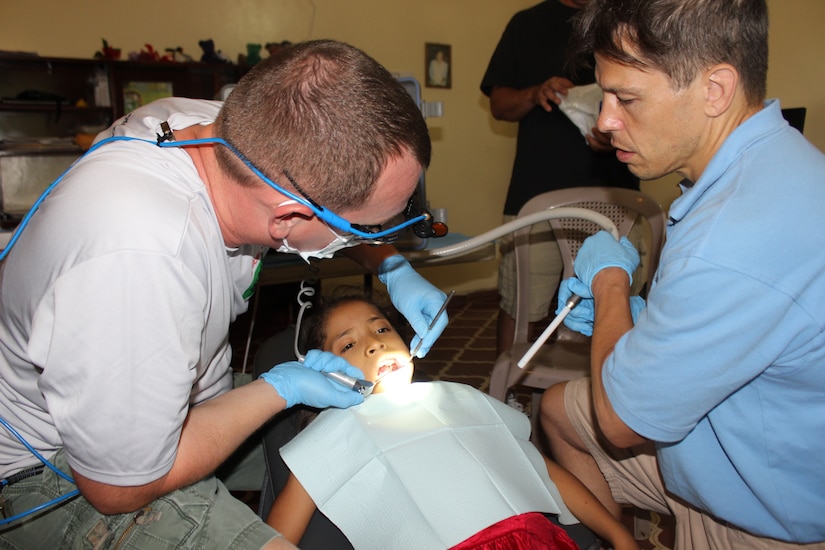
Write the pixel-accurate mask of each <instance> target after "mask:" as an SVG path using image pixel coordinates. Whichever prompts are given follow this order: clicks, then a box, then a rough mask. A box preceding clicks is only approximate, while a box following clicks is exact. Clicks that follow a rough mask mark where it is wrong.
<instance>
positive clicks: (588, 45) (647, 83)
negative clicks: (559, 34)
mask: <svg viewBox="0 0 825 550" xmlns="http://www.w3.org/2000/svg"><path fill="white" fill-rule="evenodd" d="M699 30H701V34H700V36H701V39H700V40H697V36H698V35H697V31H699ZM767 31H768V15H767V6H766V3H765V0H735V1H734V0H730V1H726V2H718V1H716V2H711V1H702V2H698V1H696V0H591V2H590V4H589V5H588V6H587V7H586V8H585V9H584V10H583V12H582V14H581V16H580V18H579V19H578V22H577V30H576V39H577V45H578V48H579V51H580V53H584V54H586V53H595V59H596V77H597V80H598V82H599V84H600V85H601V87H602V88H603V90H604V102H603V109H602V112H601V115H600V117H599V121H598V126H599V130H601V131H602V132H605V133H608V134H610V136H611V142H612V145H613V146H614V147H615V148H616V149H617V153H616V154H617V157H618V158H619V160H621V161H623V162H625V163H627V165H628V167H629V168H630V170H631V171H632V172H633V173H634V174H636V175H638V176H639V177H641V178H642V179H652V178H657V177H660V176H663V175H665V174H668V173H670V172H677V173H678V174H680V175H681V176H683V177H684V180H683V181H682V184H681V185H682V190H683V195H682V196H681V197H680V198H679V199H677V200H676V201H675V202H674V203H673V205H672V207H671V210H670V221H669V224H668V233H667V243H666V245H665V248H664V250H663V252H662V257H661V262H660V264H659V270H658V272H657V275H656V278H655V282H654V285H653V286H652V289H651V291H650V294H649V297H648V301H647V304H646V305H645V304H642V303H640V302H638V301H637V300H638V299H637V298H633V299H631V298H630V297H629V285H630V282H631V281H630V274H631V273H632V272H633V269H634V268H635V265H636V264H637V262H638V254H637V253H636V251H635V250H634V249H633V247H632V246H631V245H630V244H629V243H628V242H627V241H626V240H623V241H621V242H617V241H615V240H614V239H613V238H612V237H610V236H609V235H608V234H606V233H604V232H602V233H599V234H597V235H595V236H593V237H591V238H590V239H588V240H587V241H586V242H585V245H584V246H583V248H582V249H581V251H580V253H579V255H578V257H577V258H576V278H573V279H569V280H567V281H564V282H563V283H562V289H561V291H560V300H559V301H560V303H564V300H565V299H566V297H568V296H569V295H570V293H571V292H572V293H576V294H579V295H580V296H582V297H583V298H585V299H584V300H583V302H582V304H581V305H580V306H579V307H577V308H576V309H575V310H573V314H571V316H569V317H568V319H567V321H566V322H567V324H568V326H571V327H572V328H575V329H578V330H580V331H582V332H584V333H589V332H591V331H592V335H593V341H592V361H591V363H592V369H591V374H592V376H591V377H590V378H585V379H581V380H577V381H574V382H569V383H567V384H566V385H558V386H554V387H552V388H550V389H548V390H547V392H546V393H545V396H544V398H543V402H542V425H543V427H544V429H545V431H546V432H547V434H548V436H549V440H550V444H551V447H552V450H553V454H554V455H555V458H556V459H557V460H558V461H559V462H560V463H561V464H562V465H563V466H565V467H567V468H568V469H569V470H571V471H572V472H573V473H574V474H576V475H577V476H578V477H579V478H580V479H581V480H582V481H584V482H585V484H586V485H588V487H589V488H590V489H591V490H592V491H593V492H594V493H595V494H596V495H597V496H598V497H599V498H600V499H601V500H602V501H603V502H604V503H605V504H606V505H607V506H608V507H609V508H611V509H612V510H613V511H614V513H617V514H618V512H619V503H630V504H633V505H636V506H639V507H642V508H645V509H649V510H655V511H658V512H661V513H666V514H673V515H674V516H675V517H676V523H677V528H676V540H677V546H679V547H684V548H714V549H715V548H784V547H786V546H788V547H791V546H792V547H794V548H796V547H798V546H797V544H800V543H801V544H811V545H813V546H816V547H825V543H823V541H825V474H823V472H825V438H823V437H822V434H823V433H825V333H823V328H825V308H823V307H822V305H823V304H825V277H822V275H821V274H822V273H825V254H823V253H822V245H821V242H822V238H821V236H820V231H821V223H822V205H823V204H825V156H823V155H822V153H820V152H819V151H818V150H817V149H816V148H815V147H813V146H812V145H811V144H810V143H808V142H807V141H806V140H805V139H804V138H803V137H802V136H801V135H800V134H799V133H798V132H797V131H796V130H793V129H792V128H790V126H788V124H787V123H786V122H785V121H784V119H783V118H782V114H781V111H780V106H779V102H778V101H775V100H774V101H767V102H765V101H764V99H765V83H766V73H767V59H768V46H767V41H768V40H767V36H768V34H767Z"/></svg>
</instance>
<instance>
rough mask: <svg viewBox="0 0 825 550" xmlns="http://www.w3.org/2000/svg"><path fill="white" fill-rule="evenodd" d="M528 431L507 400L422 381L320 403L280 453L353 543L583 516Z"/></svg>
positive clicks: (400, 544) (417, 541)
mask: <svg viewBox="0 0 825 550" xmlns="http://www.w3.org/2000/svg"><path fill="white" fill-rule="evenodd" d="M529 437H530V422H529V421H528V419H527V417H526V416H525V415H524V414H522V413H520V412H518V411H516V410H514V409H512V408H510V407H508V406H507V405H505V404H504V403H501V402H500V401H498V400H496V399H493V398H491V397H490V396H488V395H486V394H484V393H482V392H480V391H478V390H476V389H474V388H472V387H470V386H466V385H464V384H455V383H450V382H424V383H417V384H412V385H410V386H409V387H408V388H403V389H399V390H397V391H396V390H394V391H392V392H389V393H384V394H378V395H373V396H370V397H369V398H367V399H366V401H365V402H364V403H363V404H361V405H359V406H357V407H352V408H350V409H328V410H326V411H324V412H322V413H321V414H320V415H319V416H318V418H317V419H316V420H315V421H314V422H313V423H312V424H310V425H309V426H308V427H307V428H306V429H305V430H304V431H303V432H301V433H300V434H299V435H298V436H297V437H295V439H293V440H292V441H291V442H290V443H289V444H287V445H286V446H284V447H283V448H282V449H281V455H282V456H283V458H284V461H285V462H286V464H287V466H289V468H290V470H291V471H292V473H293V474H294V475H295V476H296V477H297V478H298V480H299V481H300V482H301V484H302V485H303V486H304V488H305V489H306V490H307V492H308V493H309V494H310V496H311V497H312V499H313V500H314V501H315V503H316V505H317V506H318V509H319V510H321V512H323V513H324V515H326V516H327V517H328V518H329V519H330V520H331V521H332V522H333V523H335V524H336V525H337V526H338V527H339V528H340V529H341V531H343V532H344V534H345V535H346V536H347V538H348V539H349V540H350V542H351V543H352V544H353V546H354V547H355V548H358V549H359V550H361V549H369V548H375V549H381V550H386V549H387V548H389V547H392V548H397V549H409V550H421V549H427V548H441V549H443V548H449V547H451V546H453V545H455V544H458V543H459V542H461V541H463V540H465V539H467V538H469V537H470V536H472V535H474V534H475V533H477V532H479V531H481V530H482V529H484V528H486V527H488V526H490V525H492V524H494V523H496V522H498V521H501V520H503V519H506V518H509V517H511V516H514V515H517V514H522V513H526V512H536V511H537V512H549V513H554V514H559V516H560V520H561V521H562V522H563V523H576V522H577V520H576V519H575V518H574V517H573V516H572V514H570V512H569V510H567V508H566V507H565V506H564V503H563V502H562V499H561V496H560V495H559V493H558V490H557V489H556V486H555V485H554V484H553V482H552V481H550V477H549V476H548V474H547V469H546V467H545V464H544V460H543V459H542V457H541V455H540V454H539V452H538V451H537V450H536V448H535V447H534V446H533V444H532V443H530V441H529V440H528V438H529ZM388 541H392V542H391V544H390V543H388ZM388 544H389V546H388Z"/></svg>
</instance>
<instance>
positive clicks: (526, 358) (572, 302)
mask: <svg viewBox="0 0 825 550" xmlns="http://www.w3.org/2000/svg"><path fill="white" fill-rule="evenodd" d="M581 301H582V297H581V296H577V295H576V294H573V295H571V296H570V299H569V300H567V302H566V303H565V304H564V308H562V310H561V311H560V312H559V314H558V315H556V317H555V318H554V319H553V321H552V322H551V323H550V324H549V325H547V328H546V329H544V332H542V333H541V336H539V337H538V339H537V340H536V341H535V342H533V345H532V346H530V349H528V350H527V352H526V353H525V354H524V355H523V356H522V358H521V359H519V362H518V363H517V364H518V368H520V369H523V368H524V366H525V365H526V364H527V363H529V362H530V359H532V358H533V356H534V355H535V354H536V352H538V351H539V349H541V346H543V345H544V343H545V342H546V341H547V339H548V338H550V335H551V334H553V332H555V330H556V328H558V326H559V325H560V324H561V323H562V321H564V318H565V317H567V314H568V313H570V310H572V309H573V308H574V307H576V306H577V305H578V304H579V302H581Z"/></svg>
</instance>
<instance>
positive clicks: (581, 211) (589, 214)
mask: <svg viewBox="0 0 825 550" xmlns="http://www.w3.org/2000/svg"><path fill="white" fill-rule="evenodd" d="M559 218H579V219H582V220H587V221H590V222H593V223H595V224H596V225H598V226H599V227H601V228H602V229H604V230H605V231H608V232H610V234H612V235H613V237H615V238H616V240H618V239H619V230H618V229H616V225H615V224H614V223H613V222H612V221H611V220H610V218H608V217H607V216H605V215H603V214H599V213H598V212H596V211H594V210H590V209H588V208H579V207H575V206H560V207H557V208H548V209H547V210H542V211H541V212H536V213H534V214H529V215H527V216H523V217H520V218H516V219H515V220H513V221H511V222H507V223H505V224H504V225H500V226H499V227H496V228H494V229H491V230H490V231H487V232H486V233H482V234H481V235H478V236H477V237H472V238H470V239H467V240H466V241H463V242H460V243H458V244H454V245H450V246H443V247H441V248H433V249H432V250H429V251H428V254H427V255H428V256H438V257H442V258H447V257H451V256H461V255H463V254H468V253H470V252H472V251H473V250H475V249H476V248H480V247H482V246H484V245H485V244H487V243H489V242H492V241H494V240H496V239H498V238H500V237H503V236H505V235H508V234H510V233H513V232H515V231H518V230H519V229H521V228H523V227H527V226H528V225H533V224H536V223H539V222H543V221H548V220H556V219H559Z"/></svg>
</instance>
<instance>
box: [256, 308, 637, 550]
mask: <svg viewBox="0 0 825 550" xmlns="http://www.w3.org/2000/svg"><path fill="white" fill-rule="evenodd" d="M311 313H312V315H311V316H309V317H308V318H307V319H306V320H305V321H304V326H303V327H302V335H303V340H304V342H305V348H306V349H311V348H316V349H322V350H324V351H329V352H332V353H334V354H336V355H339V356H341V357H343V358H345V359H346V360H347V361H348V362H349V363H350V364H352V365H353V366H355V367H358V368H359V369H361V371H363V373H364V378H365V379H366V380H369V381H372V382H374V383H375V388H374V390H373V394H381V393H387V396H388V397H389V396H390V392H394V391H404V390H403V387H405V386H409V385H410V383H411V380H412V376H413V365H412V362H411V360H410V353H409V348H408V347H407V345H406V344H405V341H404V339H403V338H402V337H401V335H400V334H399V333H398V332H397V331H396V330H395V329H394V328H393V326H392V324H391V323H390V321H389V320H388V319H387V316H385V315H384V314H383V313H382V312H381V310H380V309H379V307H378V306H377V305H375V304H374V303H372V302H371V301H369V300H368V299H367V298H365V297H364V296H362V295H357V296H356V295H350V296H340V297H337V298H333V299H331V300H327V301H326V303H325V304H323V305H319V306H316V307H315V308H314V309H313V310H312V311H311ZM432 384H449V383H446V382H432ZM472 391H477V390H472ZM478 393H481V392H478ZM482 395H483V396H484V397H485V398H488V396H486V395H484V394H482ZM368 399H372V398H368ZM490 399H491V398H490ZM495 403H496V404H497V403H498V402H497V401H496V402H495ZM365 405H366V403H365V404H364V405H359V407H363V406H365ZM330 412H332V411H330ZM322 414H324V413H322ZM525 421H526V418H525ZM298 437H300V436H298ZM296 439H297V438H296ZM544 462H545V465H546V468H547V472H548V474H549V475H550V478H551V479H552V481H553V482H554V483H555V485H556V487H557V488H558V491H559V494H560V495H561V497H562V499H563V501H564V504H565V505H566V506H567V507H568V509H569V510H570V512H572V514H573V515H575V516H576V518H578V519H579V521H581V522H582V523H583V524H584V525H586V526H587V527H589V528H590V529H592V530H593V531H594V532H595V533H597V534H598V535H599V536H600V537H601V538H602V539H603V540H604V541H606V543H608V544H609V546H612V547H613V548H615V549H617V550H624V549H635V548H638V546H637V544H636V541H635V540H634V539H633V537H632V536H631V534H630V533H629V532H628V531H627V530H626V529H625V528H624V527H623V526H622V524H621V523H620V522H619V521H618V520H616V519H615V518H614V517H613V516H612V515H610V513H608V511H607V510H606V509H604V508H603V507H602V506H601V505H600V504H599V501H598V500H597V499H596V498H595V497H594V496H593V495H592V494H591V493H590V492H589V491H588V490H587V489H586V488H585V487H584V486H583V485H582V484H581V483H580V482H579V481H578V480H577V479H576V478H575V477H573V476H572V475H571V474H570V473H568V472H567V471H566V470H564V469H562V468H561V467H560V466H558V465H557V464H555V463H554V462H552V461H551V460H549V459H547V458H544ZM464 471H465V470H462V472H464ZM466 472H467V474H466V475H474V474H473V473H472V472H474V470H473V469H472V468H467V469H466ZM521 474H522V472H521V471H520V470H519V471H512V476H513V477H517V476H519V475H521ZM471 482H472V483H490V481H489V480H488V479H486V478H482V479H479V480H471ZM368 494H369V493H364V498H369V497H368V496H367V495H368ZM352 506H353V507H358V506H359V504H358V503H357V502H353V503H352ZM315 510H316V506H315V503H314V502H313V500H312V498H311V497H310V495H309V494H308V492H307V491H306V490H305V489H304V487H303V486H302V485H301V483H300V482H299V481H298V479H297V478H296V477H295V476H294V475H292V474H290V475H289V478H288V480H287V482H286V485H285V487H284V489H283V490H282V491H281V493H280V494H279V495H278V497H277V498H276V500H275V502H274V504H273V506H272V508H271V510H270V513H269V516H268V518H267V523H269V524H270V525H271V526H272V527H274V528H275V529H277V530H278V531H280V532H281V533H283V534H284V536H285V537H286V538H287V539H288V540H290V541H291V542H293V543H294V544H299V542H300V541H301V538H302V537H303V535H304V532H305V530H306V528H307V525H308V524H309V522H310V518H311V517H312V516H313V514H314V513H315ZM449 513H451V514H456V515H457V516H456V519H459V518H458V515H459V514H462V513H470V512H468V511H466V509H464V508H462V507H455V508H450V509H449ZM364 529H370V530H372V531H377V532H380V530H381V520H380V518H368V517H365V518H364ZM385 534H386V542H385V543H382V544H383V546H382V547H383V548H392V547H393V546H394V541H395V535H394V533H392V532H385ZM453 548H455V549H466V548H487V549H493V548H495V549H497V550H504V549H507V548H513V549H515V548H535V549H564V550H568V549H575V548H577V546H576V545H575V544H574V543H573V542H572V540H571V539H570V538H569V537H568V536H567V534H566V533H565V532H564V530H563V529H562V528H560V527H558V526H557V525H555V524H553V523H552V522H551V521H550V520H549V519H548V518H547V517H546V516H545V515H543V514H541V513H537V512H528V513H524V514H519V515H516V516H513V517H510V518H507V519H504V520H503V521H501V522H499V523H496V524H494V525H491V526H489V527H488V528H486V529H484V530H482V531H480V532H479V533H476V534H475V535H473V536H471V537H470V538H468V539H467V540H464V541H463V542H461V543H459V544H457V545H455V546H453Z"/></svg>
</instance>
